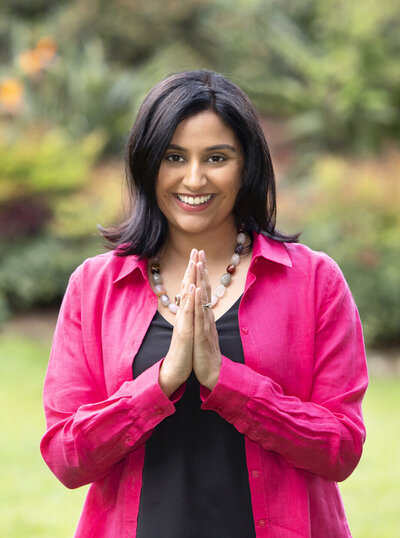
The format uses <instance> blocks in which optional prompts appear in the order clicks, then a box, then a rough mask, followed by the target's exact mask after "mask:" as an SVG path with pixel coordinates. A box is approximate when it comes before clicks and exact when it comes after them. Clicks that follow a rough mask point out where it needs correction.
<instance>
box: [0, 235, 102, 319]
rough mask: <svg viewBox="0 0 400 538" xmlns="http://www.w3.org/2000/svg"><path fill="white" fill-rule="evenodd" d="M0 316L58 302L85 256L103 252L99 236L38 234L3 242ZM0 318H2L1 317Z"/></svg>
mask: <svg viewBox="0 0 400 538" xmlns="http://www.w3.org/2000/svg"><path fill="white" fill-rule="evenodd" d="M0 249H1V251H2V252H7V256H2V258H1V260H0V316H1V315H2V316H3V320H2V321H4V318H6V316H7V314H8V313H9V312H10V311H18V310H27V309H29V308H32V307H33V306H36V307H37V306H41V305H46V304H47V305H49V304H50V305H51V304H58V303H59V301H60V300H61V298H62V297H63V295H64V292H65V288H66V286H67V283H68V278H69V276H70V274H71V273H72V272H73V271H74V269H75V268H76V267H77V266H78V265H79V264H80V263H81V262H82V261H83V260H84V259H85V258H88V257H90V256H94V255H96V254H98V253H99V252H101V251H102V245H101V242H100V240H99V238H89V239H87V240H86V241H77V240H75V241H71V240H67V239H57V238H55V237H51V236H38V237H36V238H35V239H33V240H32V239H31V240H29V241H24V242H17V243H15V244H7V245H6V244H4V243H3V244H0ZM0 321H1V318H0Z"/></svg>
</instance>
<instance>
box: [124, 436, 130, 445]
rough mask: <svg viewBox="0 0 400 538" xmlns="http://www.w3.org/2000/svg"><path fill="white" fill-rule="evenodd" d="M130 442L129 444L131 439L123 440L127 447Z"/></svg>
mask: <svg viewBox="0 0 400 538" xmlns="http://www.w3.org/2000/svg"><path fill="white" fill-rule="evenodd" d="M130 442H131V438H130V437H127V438H126V439H125V443H126V444H127V445H129V443H130Z"/></svg>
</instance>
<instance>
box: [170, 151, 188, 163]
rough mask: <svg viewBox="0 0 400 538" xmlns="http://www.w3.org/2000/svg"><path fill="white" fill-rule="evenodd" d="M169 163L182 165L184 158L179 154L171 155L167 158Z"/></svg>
mask: <svg viewBox="0 0 400 538" xmlns="http://www.w3.org/2000/svg"><path fill="white" fill-rule="evenodd" d="M166 159H167V161H170V162H173V163H182V162H183V161H184V158H183V157H182V156H181V155H178V154H177V153H171V154H170V155H167V156H166Z"/></svg>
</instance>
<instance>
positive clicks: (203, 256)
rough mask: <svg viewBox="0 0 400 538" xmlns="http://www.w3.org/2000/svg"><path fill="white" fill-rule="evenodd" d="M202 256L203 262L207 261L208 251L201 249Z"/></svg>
mask: <svg viewBox="0 0 400 538" xmlns="http://www.w3.org/2000/svg"><path fill="white" fill-rule="evenodd" d="M200 256H201V259H202V260H203V262H204V263H205V262H206V253H205V252H204V250H200Z"/></svg>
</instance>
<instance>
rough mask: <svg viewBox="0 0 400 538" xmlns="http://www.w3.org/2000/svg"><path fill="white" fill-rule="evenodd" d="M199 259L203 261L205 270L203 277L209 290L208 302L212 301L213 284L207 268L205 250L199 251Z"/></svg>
mask: <svg viewBox="0 0 400 538" xmlns="http://www.w3.org/2000/svg"><path fill="white" fill-rule="evenodd" d="M199 259H200V261H202V262H203V266H204V271H203V279H204V282H205V287H206V291H207V302H208V303H209V302H211V284H210V278H209V276H208V270H207V263H206V254H205V252H204V250H200V251H199Z"/></svg>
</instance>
